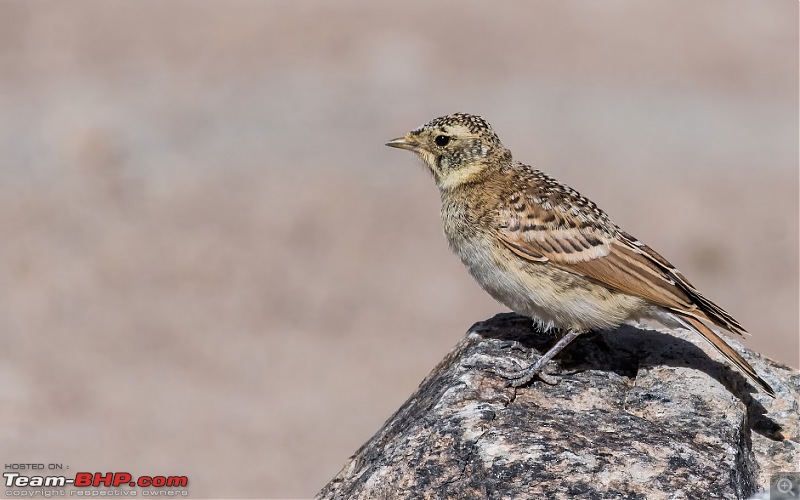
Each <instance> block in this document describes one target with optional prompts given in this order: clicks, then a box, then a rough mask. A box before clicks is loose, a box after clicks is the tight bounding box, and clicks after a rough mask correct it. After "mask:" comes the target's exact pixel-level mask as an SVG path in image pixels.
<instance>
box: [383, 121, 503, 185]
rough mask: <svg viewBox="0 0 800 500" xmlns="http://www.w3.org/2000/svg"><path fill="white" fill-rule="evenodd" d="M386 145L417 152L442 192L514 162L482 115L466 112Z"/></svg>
mask: <svg viewBox="0 0 800 500" xmlns="http://www.w3.org/2000/svg"><path fill="white" fill-rule="evenodd" d="M386 145H387V146H390V147H393V148H400V149H407V150H409V151H413V152H414V153H416V154H417V155H418V156H419V157H420V158H421V159H422V161H423V162H425V165H427V166H428V168H429V169H430V170H431V173H433V177H434V179H435V180H436V184H437V185H438V186H439V188H441V189H448V188H453V187H456V186H458V185H461V184H464V183H466V182H470V181H473V180H474V179H475V178H477V177H479V176H481V175H482V174H483V173H484V171H485V169H486V168H487V167H488V166H490V165H494V164H497V163H498V162H503V161H510V160H511V153H510V152H509V151H508V150H507V149H506V148H504V147H503V145H502V144H501V143H500V139H498V138H497V134H495V133H494V130H492V126H491V125H489V123H487V122H486V120H484V119H483V118H481V117H480V116H476V115H468V114H465V113H455V114H452V115H446V116H441V117H439V118H436V119H434V120H431V121H430V122H428V123H426V124H425V125H422V126H421V127H418V128H416V129H414V130H412V131H411V132H409V133H407V134H406V135H405V136H403V137H398V138H397V139H392V140H391V141H389V142H387V143H386Z"/></svg>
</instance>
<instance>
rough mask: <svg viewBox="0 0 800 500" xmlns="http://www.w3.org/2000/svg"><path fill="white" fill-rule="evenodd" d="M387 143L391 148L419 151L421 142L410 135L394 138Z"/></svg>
mask: <svg viewBox="0 0 800 500" xmlns="http://www.w3.org/2000/svg"><path fill="white" fill-rule="evenodd" d="M386 145H387V146H389V147H390V148H399V149H407V150H409V151H417V150H418V149H419V144H418V143H417V141H416V140H414V139H411V138H410V137H409V136H405V137H398V138H397V139H392V140H391V141H389V142H387V143H386Z"/></svg>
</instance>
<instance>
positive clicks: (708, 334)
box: [680, 315, 775, 398]
mask: <svg viewBox="0 0 800 500" xmlns="http://www.w3.org/2000/svg"><path fill="white" fill-rule="evenodd" d="M680 319H681V321H685V322H687V323H689V325H690V326H691V328H692V329H693V330H695V331H696V332H697V333H699V334H700V335H702V336H703V337H705V339H706V340H708V341H709V342H710V343H711V345H713V346H714V347H715V348H716V349H717V350H718V351H719V352H720V353H721V354H722V355H723V356H725V357H726V358H728V359H729V360H730V361H731V362H732V363H733V364H735V365H736V367H737V368H739V370H741V371H742V373H744V374H745V375H747V377H748V378H749V379H750V380H752V381H753V382H755V383H756V384H758V386H759V387H761V388H762V389H763V390H764V392H766V393H767V394H769V396H770V397H773V398H774V397H775V390H773V389H772V387H770V385H769V384H768V383H767V382H766V381H765V380H764V379H762V378H761V377H759V376H758V373H756V371H755V370H754V369H753V367H752V366H750V363H748V362H747V361H745V359H744V358H743V357H742V356H741V354H739V353H738V352H736V351H735V350H734V349H733V348H732V347H731V346H729V345H728V344H727V343H726V342H725V341H724V340H723V339H722V338H720V336H719V335H717V334H716V333H714V331H713V330H712V329H711V328H709V327H708V326H706V325H705V323H703V322H702V321H700V320H699V319H697V318H693V317H691V316H684V315H681V316H680Z"/></svg>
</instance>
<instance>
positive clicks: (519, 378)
mask: <svg viewBox="0 0 800 500" xmlns="http://www.w3.org/2000/svg"><path fill="white" fill-rule="evenodd" d="M581 333H583V332H581V331H579V330H567V333H566V334H565V335H564V336H563V337H561V338H560V339H559V340H558V342H556V343H555V345H553V347H551V348H550V350H548V351H547V352H546V353H544V354H543V355H542V356H541V357H539V359H537V360H536V361H535V362H534V363H533V364H531V365H530V366H528V367H527V368H522V369H520V370H509V371H506V370H500V369H496V368H495V369H493V371H494V372H495V373H496V374H498V375H500V376H501V377H503V378H505V379H508V385H511V386H513V387H520V386H523V385H525V384H527V383H528V382H530V381H531V380H532V379H533V377H535V376H536V375H538V376H539V378H540V379H542V381H543V382H545V383H548V384H551V385H553V384H555V382H556V381H555V379H554V378H552V377H551V376H549V375H547V374H546V373H544V371H543V369H544V367H545V365H546V364H547V362H548V361H550V360H551V359H553V358H554V357H555V355H556V354H558V353H559V352H561V351H562V350H563V349H564V348H565V347H567V346H568V345H569V343H570V342H572V341H573V340H575V339H576V338H577V337H578V335H580V334H581Z"/></svg>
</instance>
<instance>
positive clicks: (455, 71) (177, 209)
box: [0, 0, 800, 498]
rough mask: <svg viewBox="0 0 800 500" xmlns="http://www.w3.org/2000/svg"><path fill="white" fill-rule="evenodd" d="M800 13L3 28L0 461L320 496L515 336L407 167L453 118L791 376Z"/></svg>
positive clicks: (248, 11)
mask: <svg viewBox="0 0 800 500" xmlns="http://www.w3.org/2000/svg"><path fill="white" fill-rule="evenodd" d="M797 10H798V4H797V2H793V1H773V2H750V1H742V2H739V1H729V0H725V1H706V2H695V1H660V2H636V1H606V2H533V3H531V2H505V3H502V4H499V3H498V4H494V5H490V4H489V3H488V2H455V1H453V2H423V1H406V2H401V3H397V2H392V3H389V2H384V3H381V4H378V3H369V2H354V1H343V2H336V3H335V4H334V3H333V2H322V1H303V2H290V1H284V2H278V1H275V2H253V1H228V2H222V1H217V2H213V1H204V2H198V1H195V2H188V1H184V2H179V1H173V2H155V1H145V2H142V1H140V2H131V1H129V2H100V1H97V2H69V3H56V2H50V3H47V2H3V3H2V4H0V72H2V73H0V74H2V78H0V110H2V113H0V231H2V234H3V235H4V237H3V243H2V244H0V282H1V283H2V287H0V329H2V337H1V338H0V345H1V346H2V347H1V348H0V404H2V407H3V411H2V412H0V452H2V453H1V454H2V457H0V458H2V461H3V462H4V463H10V462H16V463H21V462H39V463H49V462H61V463H64V464H66V465H69V466H70V467H71V469H70V470H72V471H73V472H75V471H77V470H86V471H95V470H97V471H113V470H125V471H129V472H132V473H134V474H151V475H156V474H164V475H174V474H187V475H189V477H190V491H191V492H192V493H193V494H194V495H195V496H198V497H203V496H205V497H210V496H225V497H249V498H252V497H308V496H312V495H313V494H314V493H315V492H316V491H317V490H318V489H319V488H320V487H321V486H322V485H323V484H324V483H325V482H326V481H327V480H328V479H329V478H330V477H332V476H333V475H334V474H335V473H336V472H337V471H338V470H339V468H340V467H341V465H342V464H343V462H344V460H345V459H346V458H347V456H348V455H350V454H351V453H352V452H353V451H354V450H355V449H356V448H357V447H358V446H359V445H360V444H361V443H362V442H363V441H364V440H365V439H367V438H368V437H369V436H370V435H371V434H372V433H374V432H375V431H376V430H377V429H378V428H379V427H380V425H381V424H382V423H383V421H384V420H385V419H386V418H387V417H388V416H389V415H390V414H391V412H392V411H393V410H395V409H396V408H397V407H398V405H400V404H401V403H402V402H403V401H404V399H405V398H406V397H407V396H408V395H410V393H411V392H412V391H413V390H414V388H415V387H416V385H417V384H418V383H419V381H421V380H422V378H423V377H424V376H425V375H426V374H427V372H428V371H429V370H430V369H431V368H432V367H433V366H434V365H435V363H436V362H437V361H438V360H439V359H440V358H441V357H442V356H443V355H444V354H445V353H446V352H447V351H448V349H449V348H450V347H451V346H453V345H454V344H455V343H456V342H457V341H458V339H459V338H460V337H461V336H462V335H463V334H464V332H465V331H466V329H467V328H468V327H469V326H470V325H472V324H473V323H474V322H476V321H479V320H482V319H485V318H487V317H489V316H491V315H493V314H494V313H496V312H500V311H503V310H504V308H503V307H501V306H499V305H498V304H495V303H494V302H493V301H492V300H491V299H490V298H489V297H488V296H486V295H485V294H484V293H483V292H482V291H481V290H480V289H479V288H478V287H477V285H475V284H473V283H472V282H471V280H470V278H469V277H468V276H467V274H466V272H465V271H464V270H462V268H461V264H460V263H459V262H458V261H457V259H456V258H455V257H453V256H451V255H450V254H449V251H448V249H447V245H446V243H445V240H444V238H443V236H442V235H441V228H440V222H439V218H438V210H439V207H438V194H437V192H436V189H435V187H434V185H433V183H432V181H431V179H430V178H429V177H428V175H427V174H426V173H425V172H424V171H423V170H422V169H421V168H420V166H419V165H417V164H416V162H415V160H413V158H412V157H411V155H409V154H407V153H403V152H398V151H394V150H389V149H388V148H385V147H384V146H383V143H384V142H385V141H386V140H388V139H390V138H392V137H395V136H397V135H401V134H403V133H405V132H406V131H408V130H410V129H411V128H413V127H416V126H418V125H420V124H421V123H423V122H425V121H427V120H429V119H431V118H434V117H436V116H438V115H441V114H445V113H451V112H455V111H465V112H471V113H476V114H481V115H483V116H484V117H486V118H487V119H488V120H489V121H490V122H491V123H492V124H493V125H494V127H495V129H496V130H497V131H498V133H499V135H500V137H501V138H502V139H503V141H504V143H505V144H506V145H507V146H509V147H510V148H511V149H512V151H513V152H514V153H515V155H516V157H517V158H518V159H521V160H522V161H526V162H529V163H533V164H535V165H536V166H538V167H540V168H542V169H543V170H545V171H547V172H549V173H551V174H553V175H554V176H555V177H557V178H558V179H560V180H563V181H565V182H567V183H569V184H571V185H572V186H573V187H575V188H576V189H578V190H579V191H581V192H583V193H584V194H587V195H589V196H590V197H591V198H593V199H594V200H595V201H597V202H598V203H599V204H600V206H602V207H603V208H605V209H606V210H607V211H608V212H609V213H610V214H611V215H612V217H614V219H615V220H616V221H617V222H618V223H619V224H620V225H622V226H624V227H625V228H627V229H628V230H629V231H630V232H631V233H633V234H635V235H637V236H638V237H639V238H641V239H642V240H644V241H646V242H648V243H649V244H650V245H652V246H653V247H655V248H657V249H658V250H659V251H660V252H661V253H663V254H664V255H665V256H667V257H668V258H669V259H670V260H672V261H673V262H674V263H675V264H676V265H677V266H678V267H679V268H680V269H681V270H682V271H683V272H684V273H685V274H686V275H687V276H688V277H689V278H690V279H691V280H692V281H693V282H694V283H695V284H696V285H697V286H698V287H699V288H700V289H701V290H703V291H704V292H705V293H706V294H707V295H708V296H709V297H711V298H713V299H714V300H715V301H717V302H719V303H720V304H721V305H722V306H723V307H725V308H726V309H728V310H729V311H730V312H731V313H732V314H733V315H734V316H736V317H737V318H739V319H740V320H741V321H742V322H743V323H744V325H745V326H747V327H748V328H749V329H750V330H751V331H752V333H753V336H752V338H751V339H750V340H748V342H747V344H748V345H749V346H750V347H752V348H754V349H756V350H759V351H761V352H763V353H765V354H767V355H769V356H771V357H773V358H775V359H778V360H780V361H783V362H785V363H789V364H791V365H793V366H798V364H800V363H798V160H797V156H798V98H797V94H798V90H797V89H798V50H797V41H798V12H797Z"/></svg>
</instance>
